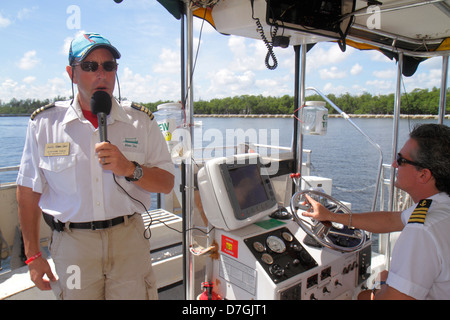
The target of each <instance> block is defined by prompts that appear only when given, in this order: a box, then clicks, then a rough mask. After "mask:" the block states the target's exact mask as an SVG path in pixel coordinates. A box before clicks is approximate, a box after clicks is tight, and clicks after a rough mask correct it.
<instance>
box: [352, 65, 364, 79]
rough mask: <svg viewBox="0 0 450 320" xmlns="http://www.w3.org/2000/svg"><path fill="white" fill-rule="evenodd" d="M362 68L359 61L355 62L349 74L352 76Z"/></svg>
mask: <svg viewBox="0 0 450 320" xmlns="http://www.w3.org/2000/svg"><path fill="white" fill-rule="evenodd" d="M362 70H363V67H362V66H361V65H360V64H359V63H357V64H355V65H354V66H353V67H352V68H351V70H350V74H351V75H352V76H356V75H358V74H360V73H361V72H362Z"/></svg>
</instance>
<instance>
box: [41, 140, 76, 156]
mask: <svg viewBox="0 0 450 320" xmlns="http://www.w3.org/2000/svg"><path fill="white" fill-rule="evenodd" d="M69 154H70V143H69V142H61V143H47V144H46V145H45V150H44V156H46V157H57V156H68V155H69Z"/></svg>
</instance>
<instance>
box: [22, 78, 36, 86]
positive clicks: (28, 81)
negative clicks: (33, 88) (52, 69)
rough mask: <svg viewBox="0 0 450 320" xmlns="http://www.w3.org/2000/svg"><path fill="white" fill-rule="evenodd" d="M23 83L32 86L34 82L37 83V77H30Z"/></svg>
mask: <svg viewBox="0 0 450 320" xmlns="http://www.w3.org/2000/svg"><path fill="white" fill-rule="evenodd" d="M22 81H23V82H24V83H26V84H31V83H33V82H34V81H36V77H33V76H28V77H26V78H24V79H23V80H22Z"/></svg>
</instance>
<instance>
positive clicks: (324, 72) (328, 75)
mask: <svg viewBox="0 0 450 320" xmlns="http://www.w3.org/2000/svg"><path fill="white" fill-rule="evenodd" d="M319 74H320V78H321V79H324V80H326V79H343V78H345V77H346V76H347V74H346V72H345V71H339V70H338V68H337V67H331V68H330V69H326V68H324V69H321V70H319Z"/></svg>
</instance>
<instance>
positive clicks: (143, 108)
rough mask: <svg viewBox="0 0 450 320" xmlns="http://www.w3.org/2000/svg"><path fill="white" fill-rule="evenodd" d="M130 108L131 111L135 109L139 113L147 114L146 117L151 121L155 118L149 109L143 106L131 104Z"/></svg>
mask: <svg viewBox="0 0 450 320" xmlns="http://www.w3.org/2000/svg"><path fill="white" fill-rule="evenodd" d="M131 107H132V108H133V109H136V110H139V111H142V112H144V113H145V114H147V115H148V116H149V117H150V119H151V120H153V118H154V117H155V116H154V115H153V113H152V112H151V111H150V109H149V108H147V107H144V106H141V105H139V104H135V103H132V104H131Z"/></svg>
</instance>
